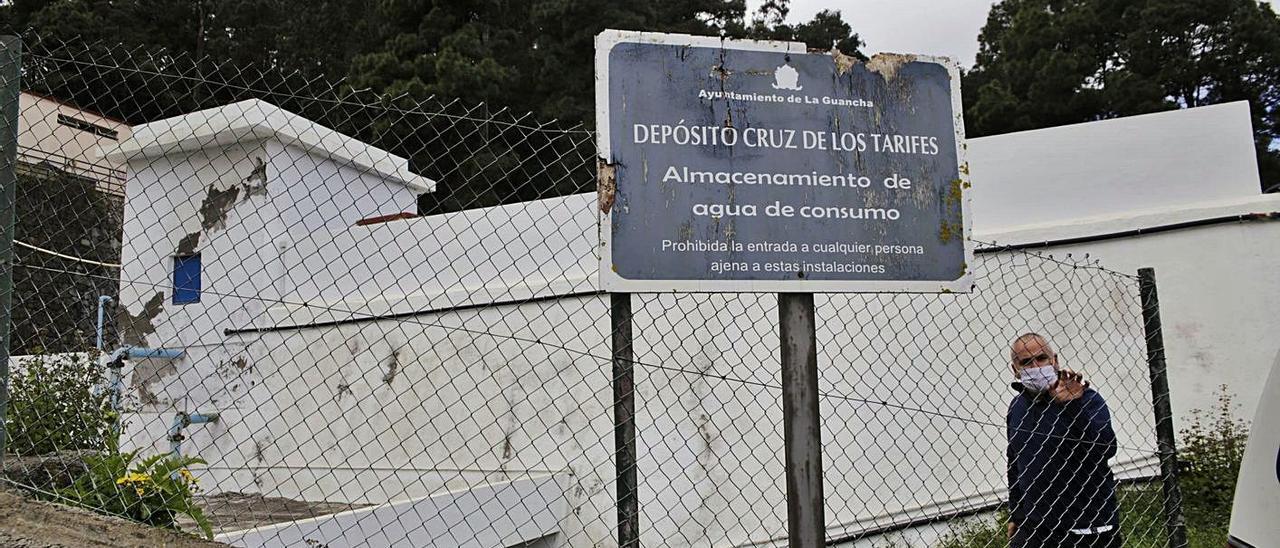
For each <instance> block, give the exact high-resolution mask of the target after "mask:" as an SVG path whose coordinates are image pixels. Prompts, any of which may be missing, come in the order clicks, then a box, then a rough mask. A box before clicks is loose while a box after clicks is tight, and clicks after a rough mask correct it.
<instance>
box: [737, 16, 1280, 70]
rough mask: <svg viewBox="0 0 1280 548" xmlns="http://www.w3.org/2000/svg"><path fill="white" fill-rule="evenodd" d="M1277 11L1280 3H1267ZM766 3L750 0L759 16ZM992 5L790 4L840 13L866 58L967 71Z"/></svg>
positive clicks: (795, 18) (794, 19)
mask: <svg viewBox="0 0 1280 548" xmlns="http://www.w3.org/2000/svg"><path fill="white" fill-rule="evenodd" d="M1267 1H1268V2H1271V3H1272V5H1273V6H1275V5H1276V2H1280V0H1267ZM761 2H762V0H747V6H748V8H749V9H750V10H752V11H755V9H756V8H757V7H759V6H760V4H761ZM993 3H994V2H993V1H992V0H791V14H790V16H789V17H788V18H787V19H788V20H789V21H791V22H804V21H808V20H810V19H812V18H813V14H815V13H818V12H819V11H821V10H823V9H837V10H840V13H841V14H843V15H844V20H845V21H847V22H848V23H849V24H850V25H852V26H853V30H854V32H857V33H858V34H859V35H860V36H861V37H862V40H863V41H864V42H866V43H867V45H866V47H865V48H863V53H866V54H867V55H871V54H874V53H877V52H881V51H891V52H899V53H925V54H931V55H945V56H947V57H951V58H953V59H956V60H957V61H959V62H960V64H961V65H963V66H964V67H966V68H967V67H970V66H972V65H973V58H974V56H975V55H977V54H978V31H979V30H981V29H982V25H983V24H984V23H986V21H987V12H988V11H989V10H990V9H991V4H993Z"/></svg>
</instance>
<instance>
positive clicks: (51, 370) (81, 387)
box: [7, 353, 117, 455]
mask: <svg viewBox="0 0 1280 548" xmlns="http://www.w3.org/2000/svg"><path fill="white" fill-rule="evenodd" d="M110 397H111V395H110V392H109V391H108V390H107V389H106V379H105V377H104V373H103V368H102V367H101V366H100V365H98V362H97V360H96V359H95V356H94V354H91V353H75V354H46V355H37V356H31V357H29V358H25V359H23V360H21V361H20V362H19V366H18V367H16V368H14V371H12V372H11V375H10V385H9V398H10V399H9V410H8V424H9V432H10V439H9V442H8V443H9V445H8V448H7V450H8V452H10V453H14V454H18V455H43V454H47V453H53V452H56V451H83V450H90V451H106V450H109V449H110V448H111V447H113V445H114V442H115V437H114V435H113V432H112V427H113V425H114V424H115V421H116V418H117V415H116V414H115V413H114V412H112V410H111V404H110Z"/></svg>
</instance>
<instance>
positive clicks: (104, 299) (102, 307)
mask: <svg viewBox="0 0 1280 548" xmlns="http://www.w3.org/2000/svg"><path fill="white" fill-rule="evenodd" d="M109 302H111V297H108V296H106V295H102V296H100V297H98V352H102V351H103V348H104V347H103V346H102V329H103V326H105V325H106V308H107V303H109Z"/></svg>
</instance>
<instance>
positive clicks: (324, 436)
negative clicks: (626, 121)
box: [4, 40, 1168, 547]
mask: <svg viewBox="0 0 1280 548" xmlns="http://www.w3.org/2000/svg"><path fill="white" fill-rule="evenodd" d="M25 47H26V51H24V52H23V55H22V58H21V59H22V60H21V91H22V93H21V95H20V97H6V98H5V99H4V101H9V102H12V101H15V100H16V101H18V102H19V105H20V114H21V116H20V123H19V127H18V145H19V146H18V153H17V154H16V164H13V166H14V168H15V172H16V175H17V180H16V185H15V189H14V190H15V193H16V198H15V200H14V202H13V203H14V206H15V210H16V214H15V215H16V231H15V236H14V244H15V245H14V248H13V249H14V268H13V269H12V277H13V285H12V295H13V304H12V321H11V328H10V333H11V340H10V344H9V350H10V352H11V353H12V354H14V355H15V357H14V358H13V359H12V360H11V363H12V366H11V368H10V372H9V375H10V382H9V395H10V400H9V404H8V409H7V414H6V423H5V424H6V430H7V433H8V439H7V445H6V447H5V455H4V463H5V474H6V478H7V482H8V483H9V484H10V485H17V486H20V487H22V488H25V489H27V490H29V491H31V492H33V493H35V494H36V495H37V496H40V497H45V498H49V499H51V500H56V501H61V502H66V503H72V504H78V505H82V506H88V507H90V508H93V509H96V510H99V511H103V512H107V513H114V514H119V515H124V516H126V517H129V518H132V519H135V520H138V521H142V522H145V523H151V524H155V525H160V526H170V527H180V528H182V529H185V530H188V531H192V532H197V533H199V532H200V531H201V528H202V526H203V525H207V526H208V529H207V531H208V532H210V533H212V534H215V535H216V538H217V539H218V540H221V541H224V542H227V543H231V544H235V545H241V546H260V545H261V546H331V547H336V546H387V545H404V546H428V545H436V546H575V547H576V546H610V545H616V544H617V543H618V535H619V532H618V518H617V515H618V507H617V500H618V493H619V490H620V489H634V491H633V492H634V494H635V497H636V500H637V505H638V514H639V515H638V522H637V524H638V527H637V530H638V531H639V535H640V537H639V538H640V541H641V542H640V543H641V544H642V545H645V546H712V545H714V546H766V545H778V544H785V542H786V538H787V531H786V516H787V505H786V493H785V480H784V477H785V475H784V469H783V467H784V464H783V457H782V447H783V445H782V442H783V436H782V430H783V427H782V407H781V393H780V384H779V381H778V379H779V374H780V372H779V369H780V364H779V358H778V356H779V347H778V336H777V333H778V325H777V310H776V309H777V300H776V297H775V296H773V295H760V294H638V295H634V296H632V297H631V299H632V303H633V305H634V308H635V312H634V322H633V326H634V327H633V328H634V351H635V354H634V355H635V358H634V362H633V363H632V364H631V365H632V366H633V367H634V379H630V378H629V379H627V380H629V381H631V380H633V381H634V396H635V401H636V403H635V408H636V414H635V417H634V427H635V454H634V455H632V456H631V458H634V459H635V462H636V477H637V484H636V485H635V486H634V487H630V486H625V485H624V486H621V487H620V486H619V484H618V481H617V477H618V473H617V472H618V471H617V469H616V468H615V462H616V460H615V459H616V458H618V457H619V455H618V454H617V451H616V450H615V440H614V428H615V421H614V418H615V417H614V392H613V384H614V381H615V379H614V378H612V376H613V368H612V367H613V364H612V354H611V340H610V339H611V329H612V328H611V323H610V301H609V299H610V297H609V295H606V294H603V293H601V292H600V291H599V290H598V289H597V287H596V281H595V277H594V272H595V269H596V268H597V264H598V257H597V251H596V249H597V248H596V245H597V232H596V230H597V228H596V218H597V213H596V212H597V209H596V202H595V196H594V195H593V194H589V192H590V191H593V190H594V176H595V169H596V158H595V156H596V154H595V146H594V135H593V133H592V132H590V131H587V130H584V129H580V128H563V127H558V126H557V125H555V124H542V123H537V122H534V121H532V120H530V119H529V118H528V116H525V115H519V114H516V113H511V112H507V111H505V110H502V109H500V108H495V107H492V106H484V105H481V106H471V105H469V104H468V103H466V102H465V101H439V100H436V99H430V98H428V99H418V98H414V97H409V96H402V97H378V96H372V95H368V94H366V93H364V92H358V91H353V90H350V89H348V87H346V86H344V85H343V84H341V83H338V84H329V83H325V82H321V81H316V80H306V79H303V78H301V77H300V76H298V75H296V74H282V73H277V72H273V71H271V70H260V69H256V68H249V67H228V66H226V65H223V64H219V63H217V62H216V60H208V59H204V60H194V59H189V58H184V57H180V56H177V57H175V56H169V55H166V54H164V53H163V52H161V53H155V52H143V51H138V50H130V49H127V48H123V47H107V46H103V45H100V44H94V45H78V44H76V45H68V44H49V43H44V42H40V41H39V40H29V41H28V43H27V44H25ZM980 247H981V246H980ZM969 266H970V268H971V269H973V270H974V272H975V274H976V280H977V287H976V288H975V290H974V291H973V293H971V294H965V295H956V294H932V295H907V294H896V295H895V294H869V295H818V296H817V303H816V305H817V321H818V333H817V340H818V342H819V346H820V354H819V364H820V368H821V369H820V392H821V398H822V399H821V409H822V420H823V425H824V427H823V432H822V436H823V438H822V439H823V459H824V473H825V485H826V505H825V508H826V522H827V535H828V539H829V541H830V542H831V543H833V544H837V545H848V546H954V547H960V546H1003V545H1005V544H1006V543H1007V539H1006V535H1007V529H1006V522H1007V521H1009V519H1010V518H1009V517H1008V516H1009V511H1010V507H1009V504H1008V502H1009V498H1010V495H1009V493H1010V490H1009V481H1010V478H1011V475H1016V474H1010V467H1009V465H1008V462H1010V461H1013V462H1014V463H1015V464H1014V468H1015V469H1016V468H1017V467H1018V465H1017V464H1016V463H1018V462H1024V461H1021V460H1019V459H1020V458H1022V455H1021V454H1015V453H1018V451H1007V450H1006V448H1007V447H1008V445H1009V443H1010V442H1009V440H1010V438H1011V437H1012V438H1017V441H1016V442H1014V443H1016V444H1017V447H1021V448H1025V452H1026V454H1027V455H1031V457H1028V460H1026V461H1025V462H1027V463H1043V462H1070V463H1074V464H1075V466H1074V468H1069V469H1061V468H1060V469H1053V470H1048V469H1044V470H1040V469H1032V470H1028V469H1026V467H1025V466H1024V467H1023V469H1022V470H1021V471H1022V472H1023V473H1024V475H1032V474H1034V475H1036V477H1037V478H1038V479H1036V480H1035V481H1032V482H1031V483H1030V485H1034V486H1037V488H1039V489H1041V491H1040V492H1037V493H1025V492H1024V493H1021V499H1020V500H1021V502H1020V503H1018V504H1015V506H1019V507H1021V508H1017V509H1015V512H1018V511H1021V512H1023V513H1025V512H1027V511H1028V510H1027V509H1029V508H1035V509H1040V508H1058V507H1070V508H1077V507H1075V506H1070V504H1074V502H1072V501H1081V500H1084V501H1097V500H1103V499H1107V498H1108V496H1109V491H1108V490H1109V489H1111V488H1110V487H1109V486H1110V484H1109V483H1106V482H1101V483H1099V482H1091V480H1089V481H1086V480H1083V479H1079V478H1096V477H1100V475H1101V476H1106V477H1108V478H1110V475H1108V474H1107V471H1106V469H1105V468H1098V465H1097V464H1096V463H1097V462H1099V460H1098V459H1099V457H1098V454H1102V455H1103V456H1102V457H1101V461H1105V462H1109V466H1110V471H1111V472H1113V473H1114V477H1115V479H1116V480H1117V482H1118V487H1116V488H1115V489H1114V491H1115V499H1116V500H1117V501H1118V504H1119V506H1118V508H1119V510H1118V515H1119V518H1118V520H1119V521H1118V522H1117V523H1116V525H1118V529H1117V531H1120V532H1121V533H1122V534H1123V536H1124V543H1125V546H1164V545H1166V542H1167V541H1168V539H1167V537H1166V515H1167V513H1166V512H1165V511H1164V504H1165V496H1164V494H1163V493H1162V492H1161V483H1160V481H1159V480H1160V466H1159V458H1158V457H1159V455H1158V451H1157V439H1156V433H1155V432H1156V429H1155V420H1154V418H1153V407H1152V401H1153V400H1152V390H1151V384H1150V378H1149V369H1148V363H1147V358H1148V354H1147V346H1146V343H1147V334H1146V333H1145V332H1144V322H1143V306H1142V303H1141V302H1140V298H1139V288H1138V282H1137V278H1136V277H1134V276H1132V275H1129V274H1122V273H1117V272H1113V271H1109V270H1107V269H1105V268H1103V267H1102V266H1101V265H1098V264H1095V263H1093V262H1090V261H1089V260H1088V259H1087V258H1071V257H1066V258H1063V257H1058V258H1055V257H1051V256H1047V255H1042V254H1038V253H1035V252H1027V251H1019V250H1012V249H1002V248H995V247H985V248H982V249H980V252H979V253H978V255H977V258H976V264H973V265H969ZM1025 332H1038V333H1042V334H1044V335H1045V336H1046V337H1047V338H1048V339H1050V340H1051V341H1052V343H1053V346H1054V348H1056V350H1057V352H1058V355H1059V356H1060V360H1061V362H1062V365H1063V366H1064V367H1068V368H1072V369H1075V370H1078V371H1083V372H1084V374H1085V376H1086V378H1087V380H1089V381H1090V382H1091V384H1092V386H1093V387H1095V388H1096V389H1097V392H1096V393H1097V394H1101V395H1103V397H1104V398H1105V402H1106V408H1107V409H1109V423H1108V426H1107V428H1106V431H1107V432H1114V436H1113V439H1112V438H1108V437H1106V436H1104V435H1102V434H1100V433H1099V432H1100V431H1098V430H1089V429H1088V424H1095V423H1097V424H1102V423H1107V421H1106V420H1104V419H1105V417H1101V416H1099V415H1098V414H1097V413H1096V412H1091V413H1089V414H1085V413H1083V412H1079V411H1077V412H1076V415H1074V416H1068V415H1067V414H1065V413H1064V414H1063V415H1061V416H1059V417H1058V418H1056V419H1044V420H1045V421H1048V422H1049V423H1053V424H1050V425H1049V427H1048V428H1047V429H1046V428H1042V427H1041V426H1042V425H1041V424H1040V423H1038V422H1036V420H1031V419H1028V420H1023V421H1021V422H1019V421H1017V420H1014V421H1010V420H1007V417H1008V414H1009V412H1010V407H1011V403H1010V402H1011V401H1014V402H1015V403H1016V402H1017V400H1018V398H1021V397H1022V396H1019V395H1018V393H1017V392H1015V391H1014V390H1013V389H1012V388H1011V384H1010V381H1011V380H1012V379H1013V373H1012V369H1011V362H1010V360H1011V358H1010V344H1011V340H1012V339H1013V338H1014V337H1015V336H1017V335H1019V334H1021V333H1025ZM1027 401H1028V402H1030V403H1029V404H1028V405H1030V406H1032V407H1035V406H1041V407H1045V406H1047V405H1050V404H1048V403H1046V402H1044V401H1042V400H1034V401H1033V400H1030V399H1029V400H1027ZM1081 417H1083V419H1082V418H1081ZM1037 420H1039V419H1037ZM1081 420H1083V421H1084V422H1083V423H1081ZM1054 421H1059V422H1061V423H1062V424H1061V426H1062V429H1057V427H1058V426H1059V425H1058V424H1057V423H1055V422H1054ZM1099 421H1101V422H1099ZM1078 423H1080V424H1085V426H1079V428H1080V429H1077V427H1078ZM1022 434H1026V436H1022ZM1112 453H1114V454H1112ZM121 455H124V456H121ZM1062 455H1065V457H1061V456H1062ZM152 456H159V457H158V458H154V459H148V457H152ZM625 456H626V455H624V457H625ZM165 457H173V458H172V459H169V460H163V459H164V458H165ZM178 457H182V458H183V459H186V458H188V457H198V458H199V459H201V460H200V461H199V462H196V461H190V459H187V460H181V459H179V458H178ZM1033 457H1034V458H1033ZM1040 457H1043V459H1048V460H1043V459H1040ZM1059 458H1066V459H1067V460H1066V461H1060V460H1054V459H1059ZM1038 459H1040V460H1038ZM1090 459H1093V460H1090ZM1090 463H1095V464H1090ZM1016 471H1017V470H1015V472H1016ZM1015 479H1016V478H1015ZM1015 483H1016V482H1015ZM1045 501H1049V503H1051V504H1049V505H1048V506H1045V505H1044V504H1041V503H1044V502H1045ZM1055 501H1057V502H1062V504H1065V505H1067V506H1054V505H1053V504H1056V502H1055ZM1077 509H1078V510H1080V511H1082V512H1093V511H1095V509H1094V508H1092V507H1090V506H1088V505H1087V504H1086V505H1083V506H1079V507H1078V508H1077ZM1093 515H1094V516H1095V517H1096V519H1093V520H1092V521H1090V519H1083V521H1081V520H1074V519H1071V518H1069V517H1067V516H1026V517H1024V518H1023V519H1025V520H1031V519H1041V521H1043V522H1045V523H1049V522H1053V523H1055V524H1059V523H1066V521H1068V520H1069V519H1071V523H1072V527H1079V526H1087V527H1092V526H1109V525H1112V524H1111V521H1112V520H1113V517H1112V516H1108V515H1107V514H1106V513H1105V512H1104V513H1095V514H1093ZM1081 524H1083V525H1081ZM1093 533H1097V532H1096V531H1094V532H1093Z"/></svg>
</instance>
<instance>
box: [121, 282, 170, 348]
mask: <svg viewBox="0 0 1280 548" xmlns="http://www.w3.org/2000/svg"><path fill="white" fill-rule="evenodd" d="M161 312H164V292H163V291H157V292H156V294H155V295H152V296H151V298H150V299H148V300H147V302H146V304H144V305H142V312H139V313H138V314H137V315H134V314H131V313H130V312H129V308H128V307H121V309H120V317H119V322H120V331H121V333H122V334H123V336H124V343H125V344H127V345H132V346H144V347H145V346H147V335H150V334H152V333H155V332H156V326H155V324H153V323H152V321H153V320H155V319H156V316H159V315H160V313H161Z"/></svg>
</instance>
